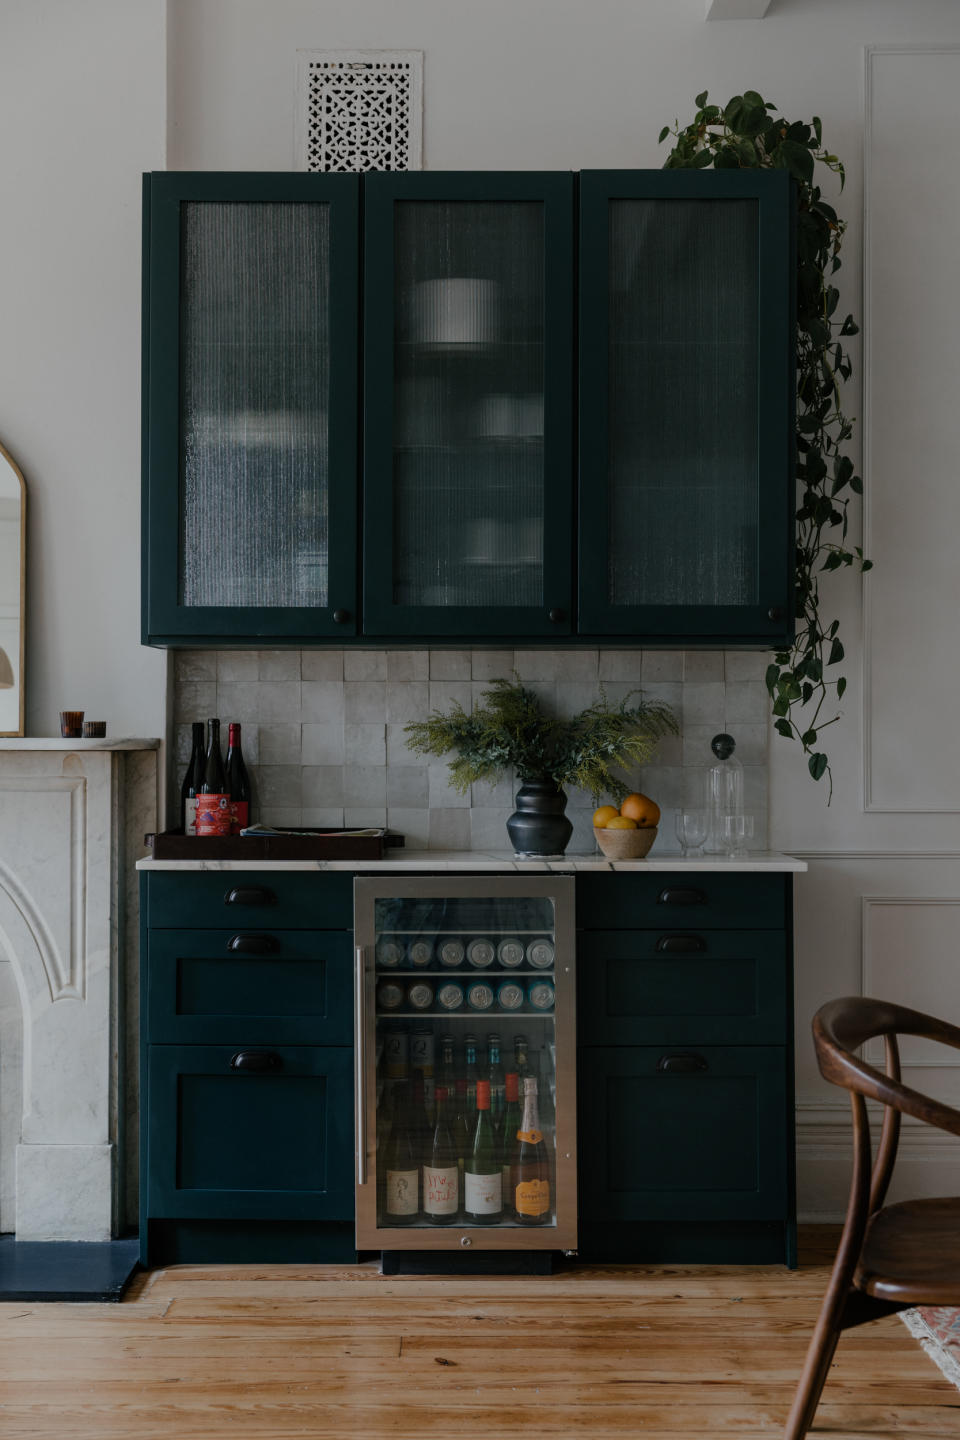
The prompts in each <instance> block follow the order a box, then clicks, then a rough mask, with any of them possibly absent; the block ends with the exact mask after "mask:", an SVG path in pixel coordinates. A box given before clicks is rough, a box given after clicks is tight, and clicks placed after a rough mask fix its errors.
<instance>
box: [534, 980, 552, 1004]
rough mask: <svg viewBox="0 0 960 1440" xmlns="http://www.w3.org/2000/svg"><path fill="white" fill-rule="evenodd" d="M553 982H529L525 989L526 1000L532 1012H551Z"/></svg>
mask: <svg viewBox="0 0 960 1440" xmlns="http://www.w3.org/2000/svg"><path fill="white" fill-rule="evenodd" d="M554 999H555V997H554V993H553V982H552V981H550V980H531V982H530V984H529V986H528V987H527V1000H528V1001H529V1003H530V1007H531V1009H533V1010H552V1009H553V1006H554Z"/></svg>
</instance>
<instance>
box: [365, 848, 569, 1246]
mask: <svg viewBox="0 0 960 1440" xmlns="http://www.w3.org/2000/svg"><path fill="white" fill-rule="evenodd" d="M572 886H573V881H572V879H570V878H560V879H559V880H554V879H536V880H529V879H523V878H521V877H517V878H516V879H513V878H511V879H504V878H503V877H493V876H491V877H489V878H488V879H477V878H468V879H459V880H458V879H456V878H455V877H451V878H450V879H444V880H437V879H436V878H433V877H431V878H429V879H424V880H423V881H417V880H412V879H393V881H392V882H391V880H390V879H389V878H387V879H384V880H364V879H361V880H357V881H356V884H355V895H356V907H357V908H356V939H357V971H356V978H357V1003H356V1023H357V1035H356V1055H357V1127H358V1134H357V1167H358V1169H357V1246H358V1248H360V1249H381V1250H395V1249H397V1250H400V1249H415V1250H429V1249H461V1248H462V1249H466V1248H469V1247H472V1248H474V1249H478V1250H492V1249H541V1250H543V1249H547V1250H559V1249H569V1248H572V1247H574V1246H575V1245H576V1234H577V1224H576V1116H575V1108H574V1107H575V1092H576V1078H575V1017H574V996H575V993H576V990H575V983H574V981H575V977H574V929H573V893H572Z"/></svg>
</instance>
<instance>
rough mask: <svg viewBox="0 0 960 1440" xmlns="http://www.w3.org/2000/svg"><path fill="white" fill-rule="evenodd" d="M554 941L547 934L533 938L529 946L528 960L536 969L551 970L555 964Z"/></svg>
mask: <svg viewBox="0 0 960 1440" xmlns="http://www.w3.org/2000/svg"><path fill="white" fill-rule="evenodd" d="M553 958H554V952H553V941H552V940H548V939H547V938H546V936H540V937H539V938H538V939H536V940H531V941H530V944H529V945H528V946H527V960H528V962H529V964H531V965H532V966H533V968H534V970H549V969H550V967H551V966H552V964H553Z"/></svg>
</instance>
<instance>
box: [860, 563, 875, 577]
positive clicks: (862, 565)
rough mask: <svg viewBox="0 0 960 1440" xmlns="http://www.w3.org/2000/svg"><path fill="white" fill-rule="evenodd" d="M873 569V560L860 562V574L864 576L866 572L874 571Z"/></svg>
mask: <svg viewBox="0 0 960 1440" xmlns="http://www.w3.org/2000/svg"><path fill="white" fill-rule="evenodd" d="M872 569H873V561H872V560H862V561H861V562H860V573H861V575H862V574H863V572H864V571H865V570H872Z"/></svg>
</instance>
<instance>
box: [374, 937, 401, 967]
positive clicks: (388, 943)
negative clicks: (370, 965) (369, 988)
mask: <svg viewBox="0 0 960 1440" xmlns="http://www.w3.org/2000/svg"><path fill="white" fill-rule="evenodd" d="M402 962H403V946H402V945H401V944H400V942H399V940H389V939H380V940H378V941H377V964H378V965H382V966H383V968H384V969H385V970H386V969H391V970H392V969H394V968H395V967H396V966H397V965H400V964H402Z"/></svg>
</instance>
